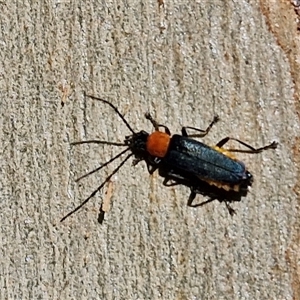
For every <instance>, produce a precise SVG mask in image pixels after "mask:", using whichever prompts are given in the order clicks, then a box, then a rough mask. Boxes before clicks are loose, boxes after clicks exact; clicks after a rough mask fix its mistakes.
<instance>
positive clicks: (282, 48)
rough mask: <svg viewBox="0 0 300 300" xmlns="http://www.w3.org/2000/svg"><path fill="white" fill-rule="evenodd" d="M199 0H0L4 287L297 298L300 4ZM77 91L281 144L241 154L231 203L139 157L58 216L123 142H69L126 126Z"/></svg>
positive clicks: (100, 295) (61, 292)
mask: <svg viewBox="0 0 300 300" xmlns="http://www.w3.org/2000/svg"><path fill="white" fill-rule="evenodd" d="M197 2H198V3H197ZM197 2H196V1H190V2H189V3H188V2H187V1H176V4H174V1H169V2H167V1H131V0H129V1H76V0H75V1H64V0H62V1H33V0H29V1H23V2H22V3H20V2H10V3H8V2H7V1H2V2H1V3H0V7H1V10H2V13H1V32H0V48H1V51H0V56H1V60H0V62H1V65H0V91H1V98H0V103H1V117H0V122H1V126H0V139H1V145H2V146H1V160H0V172H1V173H0V174H1V176H0V199H1V202H0V203H1V210H0V211H1V213H0V216H1V231H0V236H1V244H2V247H1V250H2V251H1V256H0V257H1V258H0V266H1V267H0V271H1V276H0V298H1V299H300V291H299V290H300V284H299V283H300V280H299V278H300V276H299V274H300V270H299V260H300V259H299V257H300V255H299V253H300V252H299V240H300V236H299V232H300V230H299V229H300V226H299V107H300V105H299V92H298V91H299V61H300V58H299V31H297V21H298V20H297V18H298V15H297V14H296V12H295V10H294V7H293V6H292V4H291V3H290V2H289V1H280V0H279V1H277V2H276V1H262V2H261V3H260V2H258V1H251V0H250V1H249V0H248V1H246V0H245V1H244V0H241V1H231V0H230V1H223V0H216V1H208V0H207V1H197ZM275 2H276V4H275ZM84 92H88V93H91V94H94V95H97V96H101V97H103V98H105V99H108V100H110V101H111V102H113V103H114V104H115V105H117V106H118V107H119V109H120V111H121V112H122V113H124V114H125V116H126V118H127V119H128V120H129V122H130V124H131V126H132V127H133V128H134V129H135V130H141V129H144V130H146V131H148V132H150V131H151V130H152V127H151V124H149V122H147V120H145V119H144V118H143V115H144V113H145V112H147V111H150V112H151V113H152V114H153V115H154V116H155V117H156V119H157V120H158V121H159V122H161V123H163V124H166V125H168V126H169V128H170V130H171V131H172V132H173V133H175V132H180V129H181V126H183V125H190V126H195V127H200V128H205V127H206V126H207V125H208V123H209V122H210V121H211V119H212V117H213V115H215V114H219V116H220V118H221V121H220V122H219V123H218V124H217V125H216V126H215V127H214V128H213V130H212V131H211V133H210V134H209V135H208V136H207V137H206V138H205V139H204V140H205V142H207V143H208V144H215V143H216V142H218V141H219V140H220V139H221V138H223V137H225V136H228V135H229V136H233V137H236V138H240V139H242V140H243V141H245V142H247V143H249V144H251V145H253V146H255V147H260V146H262V145H265V144H267V143H269V142H271V141H273V140H275V141H277V142H279V147H278V149H277V150H276V151H266V152H264V153H262V154H258V155H246V154H240V155H239V156H238V157H239V158H240V159H241V160H243V161H244V162H245V163H246V164H247V166H248V168H249V170H250V171H251V173H252V174H253V175H254V180H255V181H254V184H253V187H252V189H251V191H250V193H249V194H248V196H247V197H246V198H243V201H241V202H238V203H233V204H232V206H233V208H234V209H236V211H237V214H236V215H235V216H233V217H231V216H230V215H229V214H228V211H227V210H226V207H225V205H224V204H222V203H219V202H217V201H216V202H212V203H210V204H207V205H206V206H204V207H199V208H196V209H193V208H189V207H187V206H186V201H187V198H188V195H189V190H188V189H187V188H186V187H183V186H178V187H172V188H166V187H164V186H163V185H162V179H161V178H159V176H158V175H157V174H154V175H153V176H149V174H148V172H147V169H146V167H145V164H144V163H140V164H138V165H137V166H135V167H133V166H132V165H131V161H130V162H129V163H127V164H126V165H125V166H124V167H123V168H122V169H121V171H120V172H119V173H118V174H117V175H116V176H114V177H113V180H112V183H111V184H110V187H109V194H110V195H108V196H105V190H106V189H105V190H104V191H102V192H101V193H99V194H97V196H96V197H94V198H93V199H92V200H91V201H90V202H89V203H88V204H87V205H86V206H85V207H84V208H83V209H82V210H80V211H79V212H77V213H76V214H75V215H73V216H72V217H70V218H69V219H67V220H66V221H65V222H64V223H60V222H59V221H60V219H61V218H62V217H63V216H64V215H65V214H66V213H68V212H69V211H70V210H72V209H73V208H74V207H76V206H77V205H79V204H80V203H81V202H82V201H83V200H84V199H85V198H86V197H87V196H88V195H89V194H90V193H91V192H92V191H93V190H94V189H95V188H96V187H97V186H99V185H100V183H101V182H102V181H103V179H104V178H105V177H106V176H107V174H109V172H110V171H112V170H113V168H114V166H116V165H117V164H118V162H116V163H115V164H113V165H111V166H109V167H108V168H107V169H105V170H103V171H101V172H99V173H97V174H94V175H91V176H90V177H88V178H85V179H83V180H82V181H80V182H79V183H75V179H76V178H77V177H78V176H80V175H83V174H84V173H86V172H88V171H89V170H91V169H93V168H95V167H96V166H99V164H101V163H103V162H105V161H107V160H108V159H109V158H110V157H112V155H113V154H116V153H117V152H118V151H120V149H116V148H113V147H109V146H105V147H102V146H98V145H90V146H87V145H81V146H76V147H72V146H71V145H70V142H72V141H80V140H85V139H101V140H103V139H105V140H110V141H119V142H121V141H122V140H123V139H124V137H125V136H126V135H128V134H129V133H130V132H129V131H128V129H127V128H126V127H125V126H124V124H123V123H122V122H121V121H120V120H119V119H118V117H117V116H116V115H115V114H114V113H113V112H112V111H111V110H110V109H109V108H108V107H105V106H104V105H102V104H101V103H96V102H95V101H92V100H90V99H85V98H84ZM61 101H63V102H64V106H63V107H62V105H61ZM231 146H233V144H231ZM106 188H107V187H106ZM103 198H105V199H106V200H111V202H112V207H111V210H110V211H109V212H108V213H107V214H106V215H105V221H104V223H103V224H102V225H99V224H98V223H97V215H98V209H99V206H100V204H101V201H102V199H103ZM197 200H198V201H199V202H200V201H203V200H204V199H202V198H201V197H200V196H199V197H198V198H197Z"/></svg>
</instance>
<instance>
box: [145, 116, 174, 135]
mask: <svg viewBox="0 0 300 300" xmlns="http://www.w3.org/2000/svg"><path fill="white" fill-rule="evenodd" d="M145 118H146V119H147V120H149V121H150V122H151V123H152V125H153V127H154V129H155V130H156V131H159V127H162V128H164V129H165V133H166V134H168V135H171V131H170V129H169V128H168V127H167V126H165V125H162V124H158V123H157V122H156V121H155V120H154V119H153V118H152V116H151V115H150V113H145Z"/></svg>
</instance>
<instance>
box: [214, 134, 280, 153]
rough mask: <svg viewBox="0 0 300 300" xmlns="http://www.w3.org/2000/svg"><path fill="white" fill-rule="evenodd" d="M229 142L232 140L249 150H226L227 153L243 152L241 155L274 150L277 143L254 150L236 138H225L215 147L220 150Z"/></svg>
mask: <svg viewBox="0 0 300 300" xmlns="http://www.w3.org/2000/svg"><path fill="white" fill-rule="evenodd" d="M229 140H233V141H236V142H238V143H240V144H242V145H243V146H245V147H246V148H248V149H250V150H241V149H226V150H227V151H230V152H243V153H260V152H262V151H264V150H268V149H276V148H277V145H278V143H277V142H272V143H271V144H269V145H267V146H264V147H261V148H254V147H252V146H250V145H248V144H246V143H245V142H243V141H241V140H238V139H236V138H231V137H226V138H224V139H222V140H221V141H220V142H219V143H218V144H217V145H216V146H217V147H219V148H222V147H223V146H224V145H225V144H226V143H227V142H228V141H229Z"/></svg>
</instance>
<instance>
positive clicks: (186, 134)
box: [181, 115, 220, 138]
mask: <svg viewBox="0 0 300 300" xmlns="http://www.w3.org/2000/svg"><path fill="white" fill-rule="evenodd" d="M219 120H220V119H219V116H218V115H215V116H214V119H213V120H212V122H211V123H210V124H209V126H208V127H207V128H206V129H205V130H203V129H199V128H195V127H190V126H185V127H182V128H181V133H182V135H183V136H185V137H200V138H202V137H204V136H206V135H207V134H208V133H209V131H210V130H211V128H212V127H213V125H214V124H216V123H217V122H218V121H219ZM187 129H192V130H195V131H199V132H201V133H197V134H188V133H187V131H186V130H187Z"/></svg>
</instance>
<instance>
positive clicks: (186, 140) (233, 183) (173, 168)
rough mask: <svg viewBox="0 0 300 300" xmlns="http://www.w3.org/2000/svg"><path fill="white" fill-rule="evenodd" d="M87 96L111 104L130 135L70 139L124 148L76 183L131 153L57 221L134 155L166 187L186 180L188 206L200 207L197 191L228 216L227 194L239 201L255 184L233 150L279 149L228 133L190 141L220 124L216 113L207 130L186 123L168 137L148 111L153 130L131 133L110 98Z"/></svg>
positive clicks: (77, 208) (75, 143) (257, 151)
mask: <svg viewBox="0 0 300 300" xmlns="http://www.w3.org/2000/svg"><path fill="white" fill-rule="evenodd" d="M86 96H87V97H89V98H91V99H93V100H96V101H100V102H103V103H105V104H107V105H109V106H110V107H111V108H112V109H113V110H114V111H115V113H116V114H117V115H118V116H119V117H120V118H121V120H122V121H123V123H124V124H125V125H126V127H127V128H128V129H129V130H130V132H131V135H129V136H126V137H125V140H124V142H123V143H118V142H109V141H99V140H88V141H80V142H73V143H71V145H81V144H102V145H113V146H124V147H126V148H125V150H123V151H122V152H120V153H119V154H117V155H116V156H114V157H112V158H111V159H110V160H108V161H107V162H105V163H104V164H102V165H101V166H99V167H98V168H96V169H94V170H92V171H90V172H88V173H87V174H85V175H83V176H81V177H79V178H77V179H76V181H79V180H81V179H83V178H85V177H87V176H89V175H91V174H93V173H95V172H97V171H99V170H101V169H102V168H104V167H106V166H107V165H108V164H110V163H111V162H113V161H114V160H116V159H118V158H120V157H121V156H122V155H123V154H125V153H126V152H129V154H127V156H126V157H125V159H123V161H121V163H120V164H119V165H118V167H116V168H115V169H114V170H113V171H112V173H111V174H110V175H109V176H108V177H107V178H106V179H105V180H104V181H103V182H102V183H101V185H100V186H99V187H98V188H97V189H95V190H94V191H93V192H92V193H91V194H90V196H89V197H87V198H86V199H85V200H84V201H83V202H82V203H81V204H80V205H79V206H77V207H76V208H75V209H74V210H73V211H71V212H69V213H68V214H67V215H65V216H64V217H63V218H62V219H61V222H62V221H64V220H65V219H66V218H68V217H69V216H71V215H72V214H73V213H75V212H76V211H78V210H79V209H80V208H81V207H82V206H83V205H85V204H86V203H87V202H88V201H89V200H90V199H91V198H92V197H94V196H95V195H96V194H97V193H98V192H99V191H100V190H101V189H102V188H103V187H104V185H105V184H106V183H107V182H109V181H110V180H111V178H112V177H113V175H114V174H116V173H117V172H118V171H119V170H120V168H121V167H122V166H123V165H124V164H125V163H126V162H127V161H128V159H129V158H130V157H132V156H133V157H134V160H133V165H136V164H138V163H139V162H141V161H145V162H146V165H147V168H148V171H149V173H150V174H152V173H153V172H155V171H156V170H158V172H159V175H160V176H162V177H163V178H164V181H163V184H164V185H165V186H172V185H177V184H184V185H186V186H188V187H189V188H190V189H191V194H190V197H189V200H188V206H199V205H193V204H192V202H193V200H194V198H195V196H196V194H197V193H200V194H203V195H209V196H210V197H211V199H212V200H213V199H219V200H224V201H225V203H226V206H227V208H228V209H229V212H230V213H231V214H232V213H233V212H234V211H233V209H232V208H230V206H229V205H228V201H229V200H230V199H229V197H232V198H234V197H236V196H237V197H238V199H240V197H241V196H244V195H246V194H247V190H248V187H249V186H251V184H252V182H253V176H252V174H251V173H250V172H249V171H248V170H247V168H246V167H245V164H244V163H243V162H241V161H239V160H238V159H237V158H236V157H235V156H234V155H233V153H232V152H244V153H260V152H262V151H264V150H267V149H275V148H276V147H277V143H276V142H272V143H271V144H269V145H267V146H264V147H261V148H254V147H252V146H250V145H248V144H246V143H245V142H243V141H241V140H238V139H236V138H232V137H226V138H224V139H222V140H221V141H220V142H219V143H217V144H216V146H214V147H210V146H207V145H206V144H204V143H201V142H200V141H197V140H195V139H193V138H195V137H196V138H199V137H200V138H202V137H204V136H205V135H207V134H208V133H209V131H210V129H211V128H212V127H213V125H214V124H215V123H217V122H218V120H219V117H218V116H215V117H214V119H213V121H212V122H211V123H210V124H209V126H208V127H207V128H206V129H205V130H202V129H198V128H195V127H190V126H187V127H182V129H181V135H180V134H174V135H171V132H170V130H169V128H168V127H167V126H165V125H162V124H159V123H158V122H156V121H155V120H154V119H153V118H152V116H151V115H150V114H149V113H146V114H145V117H146V119H148V120H149V121H150V122H151V123H152V125H153V127H154V131H153V132H152V133H150V134H149V133H148V132H146V131H144V130H141V131H139V132H135V131H134V130H133V129H132V128H131V126H130V125H129V123H128V122H127V120H126V119H125V118H124V116H123V115H122V114H121V113H120V111H119V110H118V109H117V107H116V106H114V105H113V104H112V103H111V102H109V101H107V100H105V99H102V98H98V97H95V96H92V95H86ZM160 129H163V130H160ZM187 130H194V131H195V132H197V133H195V134H190V135H189V134H188V133H187ZM229 140H233V141H236V142H238V143H240V144H242V145H243V146H245V147H246V148H248V149H247V150H239V149H228V150H226V149H224V148H223V146H224V145H225V144H226V143H227V142H228V141H229ZM228 196H229V197H228ZM208 201H211V200H208ZM208 201H206V202H208ZM206 202H205V203H206ZM103 218H104V211H103V210H102V206H101V207H100V214H99V219H98V220H99V222H100V223H102V222H103Z"/></svg>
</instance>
